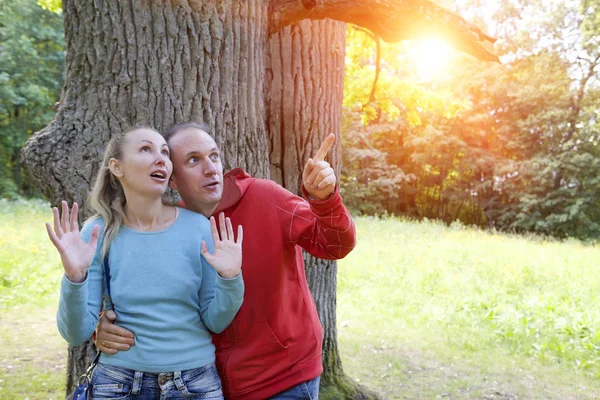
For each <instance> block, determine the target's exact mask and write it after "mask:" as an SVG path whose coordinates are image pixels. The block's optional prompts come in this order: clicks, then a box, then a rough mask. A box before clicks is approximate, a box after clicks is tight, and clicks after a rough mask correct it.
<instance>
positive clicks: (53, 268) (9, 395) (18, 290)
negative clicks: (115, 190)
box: [0, 199, 67, 400]
mask: <svg viewBox="0 0 600 400" xmlns="http://www.w3.org/2000/svg"><path fill="white" fill-rule="evenodd" d="M51 218H52V213H51V211H50V208H49V206H48V204H47V203H45V202H41V201H16V202H8V201H6V200H1V199H0V227H2V229H0V399H26V398H29V399H32V400H33V399H62V398H64V387H65V365H66V348H67V346H66V344H65V342H64V341H63V340H62V338H61V337H60V335H59V334H58V331H57V329H56V322H55V321H56V318H55V315H56V306H57V304H58V290H59V283H60V278H61V276H62V273H63V269H62V266H61V264H60V258H59V256H58V253H57V252H56V250H55V249H54V246H52V243H51V242H50V241H49V240H48V237H47V234H46V230H45V228H44V222H46V221H51Z"/></svg>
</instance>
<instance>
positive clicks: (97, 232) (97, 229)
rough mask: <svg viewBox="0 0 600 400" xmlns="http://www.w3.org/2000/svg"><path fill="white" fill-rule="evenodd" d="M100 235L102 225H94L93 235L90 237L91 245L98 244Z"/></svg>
mask: <svg viewBox="0 0 600 400" xmlns="http://www.w3.org/2000/svg"><path fill="white" fill-rule="evenodd" d="M99 237H100V225H94V227H93V228H92V236H91V237H90V242H89V244H90V246H94V247H96V246H98V238H99Z"/></svg>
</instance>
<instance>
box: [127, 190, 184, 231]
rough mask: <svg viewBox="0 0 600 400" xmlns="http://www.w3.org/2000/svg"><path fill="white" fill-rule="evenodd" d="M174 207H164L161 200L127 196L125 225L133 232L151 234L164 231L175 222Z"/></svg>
mask: <svg viewBox="0 0 600 400" xmlns="http://www.w3.org/2000/svg"><path fill="white" fill-rule="evenodd" d="M175 216H176V210H175V207H170V206H166V205H164V204H163V203H162V199H161V198H160V197H159V198H158V199H148V198H144V197H140V196H127V203H126V204H125V225H127V226H128V227H130V228H133V229H135V230H139V231H144V232H151V231H157V230H161V229H164V228H165V227H167V226H168V225H170V224H171V222H173V221H174V220H175Z"/></svg>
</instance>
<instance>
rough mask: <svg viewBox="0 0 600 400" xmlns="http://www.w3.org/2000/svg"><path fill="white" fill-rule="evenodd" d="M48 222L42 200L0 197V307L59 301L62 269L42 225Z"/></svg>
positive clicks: (42, 304) (47, 213) (50, 213)
mask: <svg viewBox="0 0 600 400" xmlns="http://www.w3.org/2000/svg"><path fill="white" fill-rule="evenodd" d="M50 221H52V212H51V210H50V208H49V206H48V204H47V203H45V202H42V201H24V200H20V201H15V202H9V201H6V200H3V199H0V226H2V229H0V310H1V309H4V308H6V307H11V306H16V305H23V304H29V305H36V306H44V305H48V304H56V302H57V301H58V289H59V283H60V277H61V276H62V273H63V269H62V266H61V264H60V258H59V256H58V253H57V252H56V249H55V248H54V246H53V245H52V243H51V242H50V240H49V239H48V235H47V233H46V229H45V227H44V222H50Z"/></svg>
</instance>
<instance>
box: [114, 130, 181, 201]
mask: <svg viewBox="0 0 600 400" xmlns="http://www.w3.org/2000/svg"><path fill="white" fill-rule="evenodd" d="M109 165H110V168H111V171H112V173H113V174H114V175H115V176H116V177H117V178H118V179H119V181H120V182H121V185H123V189H124V190H125V193H127V192H135V193H139V194H142V195H157V196H161V195H162V194H163V193H164V192H165V190H167V185H168V183H169V178H170V177H171V173H172V172H173V163H171V160H170V159H169V148H168V147H167V142H165V139H164V138H163V137H162V136H161V134H160V133H158V132H156V131H154V130H152V129H148V128H142V129H136V130H134V131H131V132H129V133H128V134H127V137H126V138H125V144H124V145H123V151H122V156H121V160H117V159H114V158H112V159H111V160H110V162H109Z"/></svg>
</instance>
